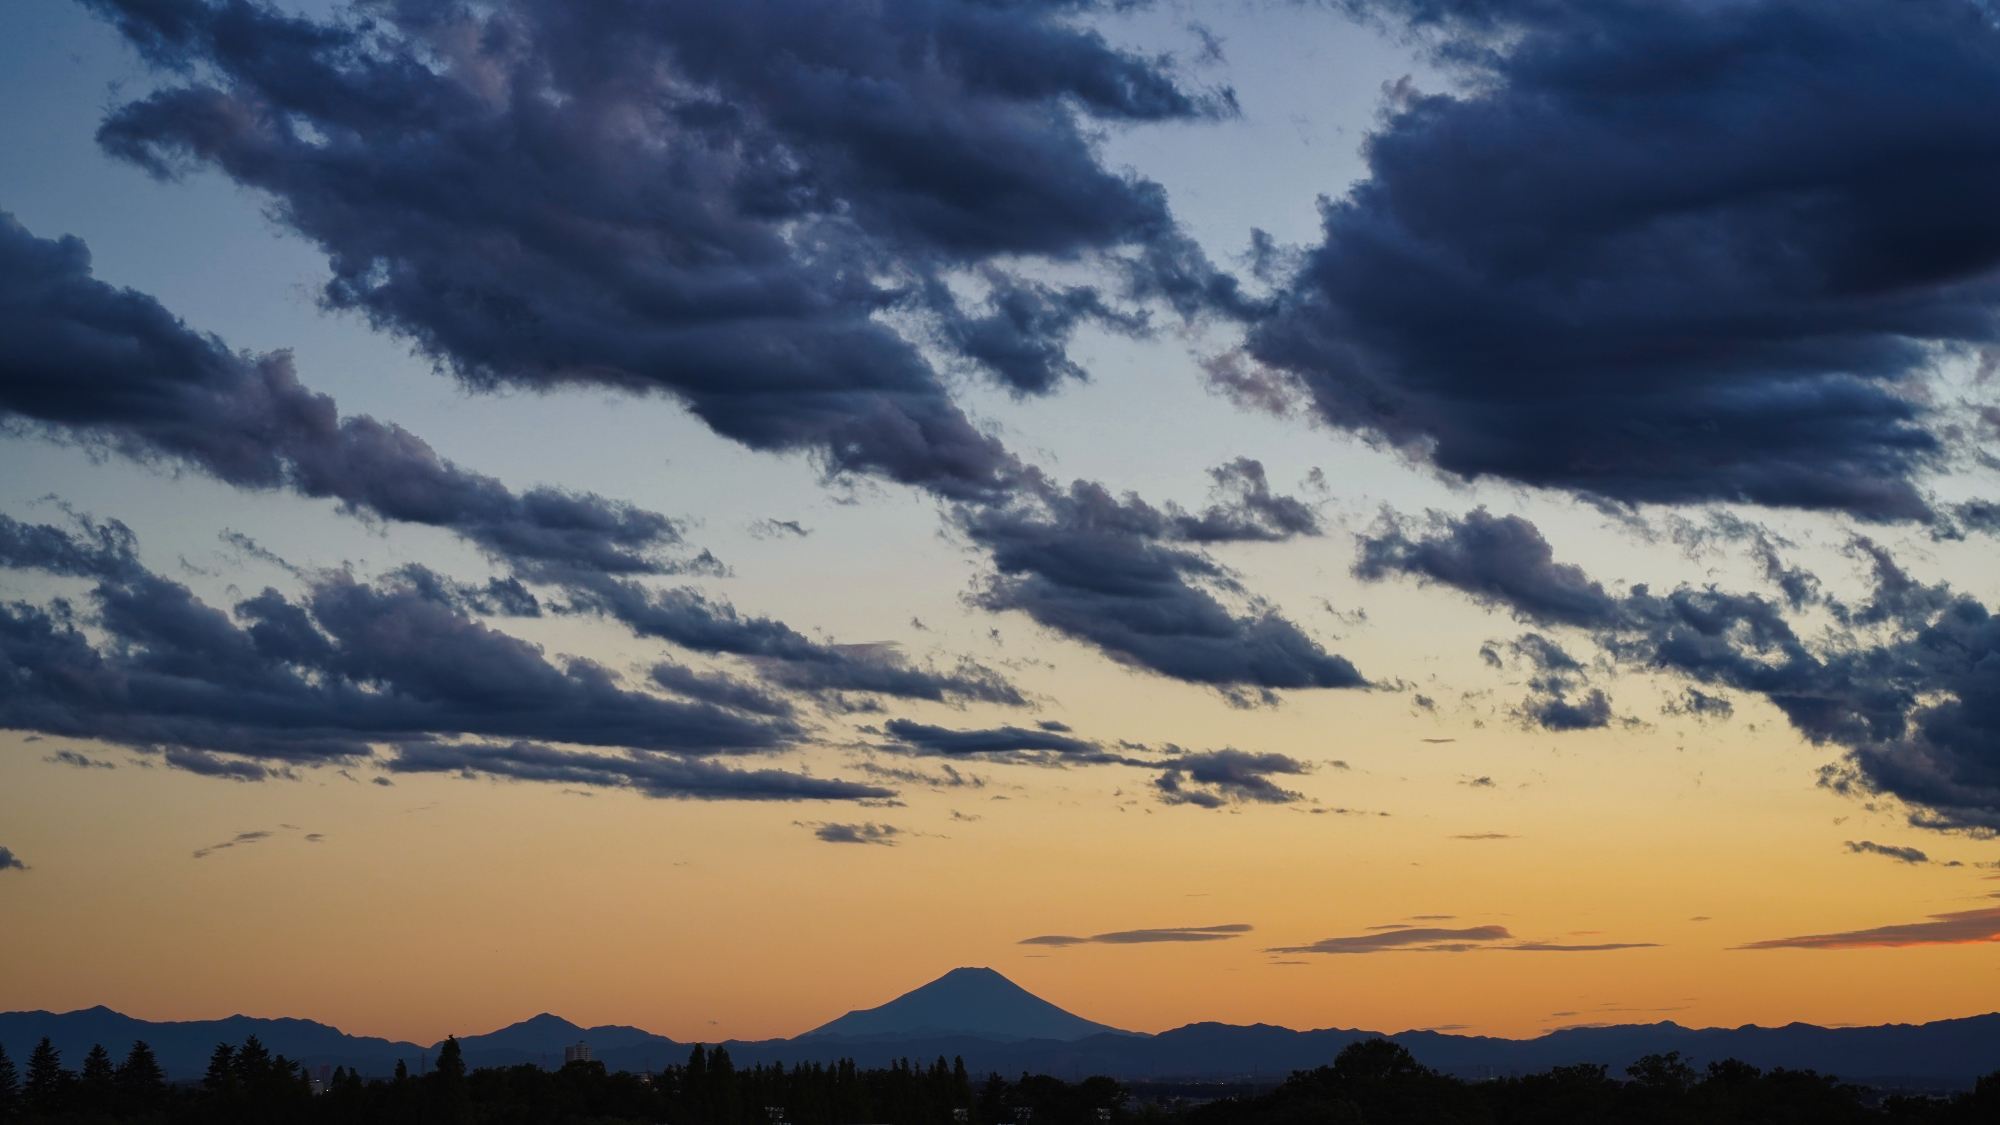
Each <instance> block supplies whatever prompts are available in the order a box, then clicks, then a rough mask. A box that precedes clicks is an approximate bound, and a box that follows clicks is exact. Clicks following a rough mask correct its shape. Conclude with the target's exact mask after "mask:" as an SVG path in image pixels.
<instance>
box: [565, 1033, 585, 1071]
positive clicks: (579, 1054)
mask: <svg viewBox="0 0 2000 1125" xmlns="http://www.w3.org/2000/svg"><path fill="white" fill-rule="evenodd" d="M589 1061H590V1044H588V1043H585V1042H583V1041H582V1040H580V1039H579V1040H578V1041H577V1044H576V1046H574V1047H564V1048H563V1065H564V1066H568V1065H569V1064H570V1063H573V1062H589Z"/></svg>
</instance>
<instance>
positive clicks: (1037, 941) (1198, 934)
mask: <svg viewBox="0 0 2000 1125" xmlns="http://www.w3.org/2000/svg"><path fill="white" fill-rule="evenodd" d="M1252 929H1253V927H1251V926H1248V925H1244V924H1242V923H1235V924H1232V925H1227V926H1168V927H1164V928H1161V929H1153V930H1119V931H1117V932H1116V933H1109V934H1097V935H1095V936H1093V937H1064V936H1062V935H1060V934H1046V935H1044V936H1042V937H1031V938H1024V939H1022V940H1021V941H1019V942H1016V943H1015V944H1017V945H1150V944H1154V943H1157V942H1191V941H1227V940H1229V939H1230V938H1234V937H1241V936H1242V935H1244V934H1247V933H1249V932H1250V931H1251V930H1252Z"/></svg>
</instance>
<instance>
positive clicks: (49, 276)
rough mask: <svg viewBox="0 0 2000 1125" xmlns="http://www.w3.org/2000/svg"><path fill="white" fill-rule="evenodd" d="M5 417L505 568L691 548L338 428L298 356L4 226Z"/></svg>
mask: <svg viewBox="0 0 2000 1125" xmlns="http://www.w3.org/2000/svg"><path fill="white" fill-rule="evenodd" d="M0 412H4V413H6V414H11V415H13V416H15V417H17V418H23V419H27V420H30V421H31V422H34V423H38V424H40V425H42V426H44V427H46V428H47V429H48V430H49V431H50V432H52V433H55V434H59V435H71V436H74V437H76V438H78V439H80V440H84V441H87V442H90V443H92V444H93V445H98V446H102V447H105V448H109V449H114V450H117V451H118V452H120V453H122V454H125V455H127V456H130V457H133V458H136V459H139V460H145V461H166V462H170V463H173V464H176V465H186V466H191V467H193V468H196V469H199V470H201V471H202V472H205V473H207V474H209V475H211V476H213V477H215V478H217V479H218V480H222V481H226V482H228V483H229V484H232V485H236V486H238V487H241V488H260V489H270V488H286V489H290V490H292V491H295V492H298V493H300V494H301V495H305V496H312V497H324V498H329V499H334V500H338V501H339V502H340V503H341V505H342V506H343V507H344V508H346V509H347V510H349V511H351V512H354V513H355V514H357V515H361V516H365V517H368V518H371V519H380V520H392V521H399V522H405V523H415V524H424V525H428V526H433V527H441V528H445V529H447V530H450V531H453V532H456V533H457V534H459V535H461V536H463V537H465V538H466V539H467V540H469V541H471V542H473V543H475V544H477V545H478V546H479V547H480V548H482V549H483V550H485V551H487V552H488V553H490V554H492V555H494V556H495V557H498V558H503V559H508V560H520V561H531V562H560V563H565V564H569V565H574V566H580V567H588V568H591V569H595V570H604V571H612V572H624V573H631V572H653V571H659V570H663V569H668V566H667V564H665V563H663V562H661V561H660V559H659V557H658V552H659V551H660V550H662V549H664V548H666V547H670V546H673V545H674V544H676V543H678V541H679V538H680V533H679V530H678V528H676V527H675V525H674V524H673V522H672V521H671V520H668V519H667V518H666V517H665V516H661V515H658V514H656V513H653V512H647V511H643V510H640V509H638V508H634V507H632V506H631V505H629V504H623V503H619V502H617V501H612V500H607V499H605V498H603V497H601V496H595V495H590V494H580V493H570V492H564V491H561V490H558V489H548V488H541V489H534V490H532V491H529V492H525V493H515V492H513V491H512V490H510V489H508V488H507V487H506V486H505V485H503V484H501V483H500V482H499V481H497V480H494V479H493V478H491V477H486V476H481V475H479V474H477V473H472V472H468V471H467V470H464V469H462V468H459V467H458V466H456V465H453V464H452V463H451V462H449V461H447V460H445V459H443V458H441V457H439V456H438V455H437V453H436V451H435V450H433V449H432V448H431V447H430V446H429V445H428V444H427V443H426V442H424V440H423V439H422V438H420V437H418V436H417V435H415V434H412V433H410V432H409V431H408V430H405V429H403V428H402V427H400V426H396V425H393V424H389V423H384V422H378V421H376V420H375V419H373V418H370V417H368V416H366V415H353V416H349V417H346V418H342V417H341V416H340V414H339V411H338V409H337V408H336V407H335V405H334V401H333V399H331V398H330V397H328V396H326V395H322V394H316V393H314V392H313V391H311V390H309V389H307V388H306V387H305V386H303V385H302V384H300V382H299V381H298V378H297V376H296V375H294V373H293V371H292V364H291V358H290V357H289V356H288V355H286V354H284V353H272V354H269V355H265V356H261V357H250V356H244V355H239V354H237V353H234V352H231V351H230V350H229V349H228V348H227V347H226V346H224V344H223V343H222V341H220V340H218V339H216V338H215V337H213V336H204V335H201V334H199V333H197V332H195V331H193V330H192V329H190V328H188V327H187V326H186V325H185V324H183V323H181V322H180V321H179V320H178V319H176V318H175V317H174V316H173V314H171V313H169V312H168V311H167V310H166V309H165V308H163V307H162V306H161V305H160V304H159V302H157V301H155V300H154V299H153V298H151V297H148V296H146V295H145V294H142V293H138V292H135V291H133V290H130V289H116V288H113V287H112V286H110V285H107V284H105V283H104V282H101V281H98V280H97V279H96V278H94V277H92V276H91V271H90V251H89V250H88V249H87V248H86V247H85V246H84V244H83V243H82V242H81V241H80V240H78V239H76V238H70V237H65V238H63V239H61V240H59V241H49V240H46V239H40V238H36V237H35V236H33V235H31V234H29V233H28V231H27V230H26V229H25V228H23V227H22V226H21V224H20V223H19V222H17V221H16V220H15V219H14V217H13V216H11V215H7V214H4V213H0ZM245 542H247V540H246V541H245ZM253 546H254V545H253ZM273 557H275V556H273ZM279 562H280V565H284V564H283V563H282V560H279Z"/></svg>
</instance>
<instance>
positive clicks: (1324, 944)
mask: <svg viewBox="0 0 2000 1125" xmlns="http://www.w3.org/2000/svg"><path fill="white" fill-rule="evenodd" d="M1445 917H1448V915H1447V916H1445ZM1654 944H1655V943H1653V942H1602V943H1597V944H1592V945H1567V944H1564V943H1562V942H1553V941H1529V940H1523V939H1519V938H1516V937H1515V936H1514V935H1513V933H1511V932H1510V931H1509V930H1508V929H1507V927H1505V926H1468V927H1465V928H1463V929H1450V928H1447V927H1441V926H1404V925H1393V926H1379V927H1375V928H1373V930H1372V931H1371V932H1369V933H1365V934H1355V935H1353V936H1351V937H1334V938H1326V939H1324V940H1322V941H1316V942H1313V943H1312V944H1311V945H1281V946H1276V947H1274V948H1271V949H1266V950H1265V951H1264V952H1266V953H1470V952H1473V951H1475V950H1482V949H1497V950H1510V951H1515V952H1521V953H1596V952H1601V951H1604V950H1610V949H1645V948H1650V947H1652V946H1653V945H1654Z"/></svg>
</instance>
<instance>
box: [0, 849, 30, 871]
mask: <svg viewBox="0 0 2000 1125" xmlns="http://www.w3.org/2000/svg"><path fill="white" fill-rule="evenodd" d="M27 869H28V865H27V864H25V863H22V862H21V859H20V857H19V856H17V855H15V854H14V853H13V852H12V851H11V850H9V849H7V848H0V871H26V870H27Z"/></svg>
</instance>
